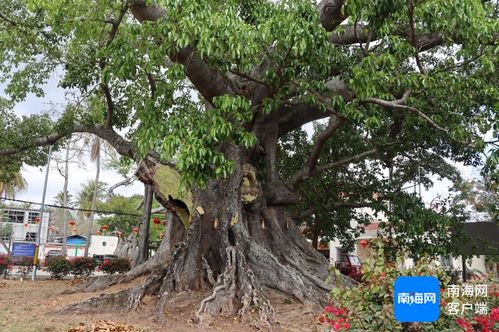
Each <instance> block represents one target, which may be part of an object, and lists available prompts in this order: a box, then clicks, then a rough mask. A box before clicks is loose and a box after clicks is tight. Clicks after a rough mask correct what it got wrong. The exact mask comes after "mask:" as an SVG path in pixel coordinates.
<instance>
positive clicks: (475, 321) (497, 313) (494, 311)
mask: <svg viewBox="0 0 499 332" xmlns="http://www.w3.org/2000/svg"><path fill="white" fill-rule="evenodd" d="M450 301H452V302H456V303H466V302H467V301H468V299H466V298H463V297H462V296H461V297H457V298H456V297H453V298H452V299H449V298H446V299H445V300H444V304H448V303H450ZM487 302H488V303H487V304H488V306H489V308H491V310H490V313H489V314H488V315H477V314H476V312H473V311H466V312H465V313H464V314H461V315H460V317H457V318H456V319H455V321H454V322H455V324H456V325H457V327H458V328H457V329H456V330H457V331H459V330H461V331H465V332H474V331H481V332H495V331H499V294H498V293H497V292H496V291H495V287H493V288H492V289H491V290H490V291H489V297H488V298H487ZM454 317H455V316H454Z"/></svg>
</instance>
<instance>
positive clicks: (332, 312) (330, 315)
mask: <svg viewBox="0 0 499 332" xmlns="http://www.w3.org/2000/svg"><path fill="white" fill-rule="evenodd" d="M319 322H321V323H322V324H328V325H330V326H331V328H332V329H333V331H341V330H344V331H348V330H349V329H350V322H349V320H348V309H346V308H336V307H334V306H332V305H328V306H326V308H324V311H323V312H322V315H321V316H320V317H319Z"/></svg>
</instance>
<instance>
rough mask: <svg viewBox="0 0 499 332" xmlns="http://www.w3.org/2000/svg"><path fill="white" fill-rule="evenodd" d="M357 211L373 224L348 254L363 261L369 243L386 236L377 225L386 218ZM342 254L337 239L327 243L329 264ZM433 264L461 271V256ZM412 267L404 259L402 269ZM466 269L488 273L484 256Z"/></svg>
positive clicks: (445, 257)
mask: <svg viewBox="0 0 499 332" xmlns="http://www.w3.org/2000/svg"><path fill="white" fill-rule="evenodd" d="M359 210H362V211H361V212H363V213H367V214H370V215H372V217H373V218H372V219H373V222H372V223H371V224H369V225H367V226H366V227H365V230H364V232H363V233H362V234H360V236H359V237H358V238H357V239H356V242H355V244H354V249H353V250H352V251H351V252H349V253H350V254H355V255H357V256H359V258H360V260H361V261H363V260H364V259H366V258H367V257H368V256H369V255H370V253H371V248H370V247H369V241H370V240H372V239H375V238H383V237H385V236H386V234H383V232H382V230H381V229H379V224H380V222H381V221H384V222H386V221H387V218H386V217H385V216H384V214H382V213H379V214H378V216H377V217H376V218H375V215H374V212H373V211H372V210H371V209H369V208H362V209H359ZM370 210H371V211H370ZM350 226H351V227H352V228H355V227H357V223H356V222H355V221H351V223H350ZM342 252H344V250H343V248H342V246H341V244H340V242H339V241H338V240H337V239H334V240H333V241H330V242H329V257H330V262H331V263H332V264H334V263H335V262H337V261H339V260H340V254H341V253H342ZM435 263H437V264H438V265H441V266H443V267H445V268H447V269H454V270H462V257H461V256H459V257H457V258H453V257H448V256H442V257H440V258H439V259H438V260H436V261H435ZM412 266H414V262H413V260H412V259H410V258H407V259H405V261H404V267H405V268H409V267H412ZM466 269H467V270H468V271H471V272H474V271H479V272H481V273H482V274H483V275H485V276H487V272H488V271H487V267H486V264H485V256H484V255H480V256H473V258H472V259H471V262H470V261H467V262H466Z"/></svg>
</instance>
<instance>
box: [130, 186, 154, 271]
mask: <svg viewBox="0 0 499 332" xmlns="http://www.w3.org/2000/svg"><path fill="white" fill-rule="evenodd" d="M152 195H153V190H152V186H151V185H150V184H144V215H143V217H142V223H141V225H140V239H139V254H138V255H137V260H136V261H135V262H134V264H133V265H134V266H136V265H140V264H142V263H144V262H145V261H146V260H147V259H148V258H149V223H150V220H151V207H152V200H153V197H152Z"/></svg>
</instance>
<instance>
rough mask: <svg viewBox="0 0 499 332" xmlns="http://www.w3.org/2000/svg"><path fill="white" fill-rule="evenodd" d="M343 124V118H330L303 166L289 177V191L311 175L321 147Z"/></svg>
mask: <svg viewBox="0 0 499 332" xmlns="http://www.w3.org/2000/svg"><path fill="white" fill-rule="evenodd" d="M343 123H345V118H341V117H337V116H332V117H331V118H330V119H329V124H328V126H327V128H326V129H325V130H324V131H323V132H322V133H321V134H320V135H319V137H317V140H316V142H315V144H314V148H313V150H312V153H311V154H310V157H309V158H308V160H307V163H306V164H305V166H304V167H303V168H302V169H301V170H299V171H298V172H297V173H296V174H294V175H293V176H292V177H291V180H290V181H289V182H288V184H289V187H290V188H291V189H295V188H296V185H298V183H300V182H302V181H303V180H305V179H306V178H308V177H309V176H310V174H312V173H313V172H314V170H315V168H316V166H317V162H318V160H319V156H320V153H321V151H322V147H323V146H324V144H325V143H326V141H327V140H328V139H329V138H330V137H331V136H333V135H334V133H335V132H336V131H337V130H338V128H340V127H341V126H342V125H343Z"/></svg>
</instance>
